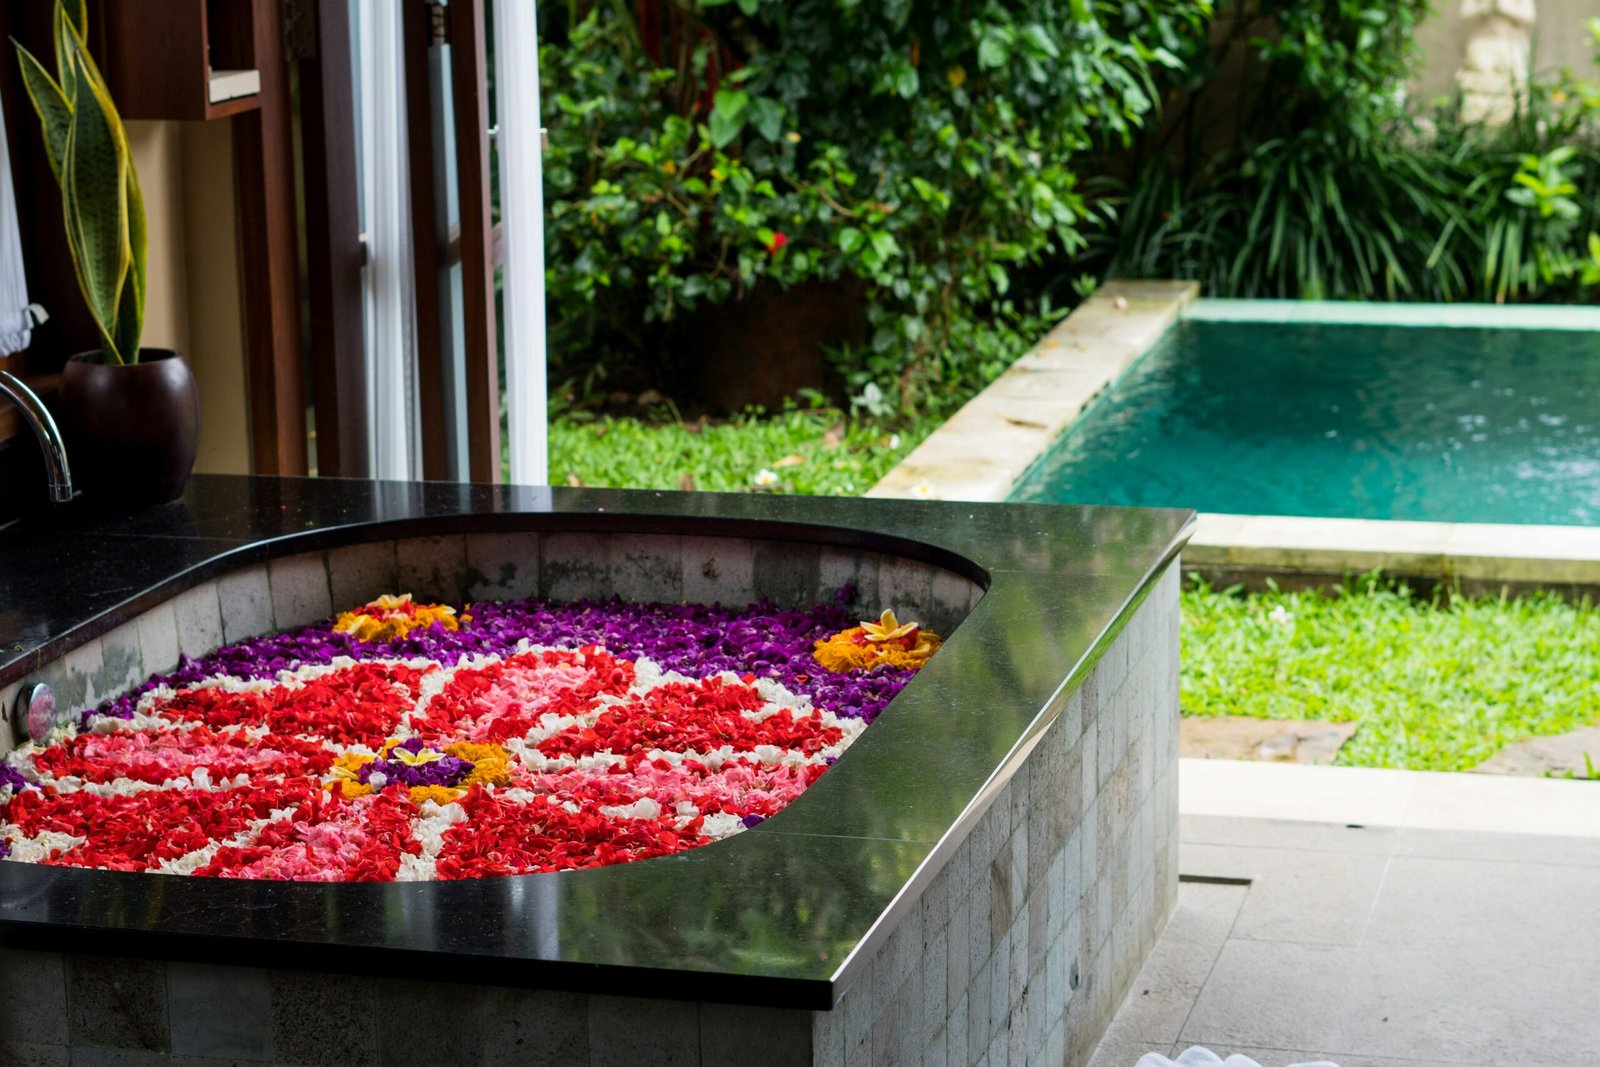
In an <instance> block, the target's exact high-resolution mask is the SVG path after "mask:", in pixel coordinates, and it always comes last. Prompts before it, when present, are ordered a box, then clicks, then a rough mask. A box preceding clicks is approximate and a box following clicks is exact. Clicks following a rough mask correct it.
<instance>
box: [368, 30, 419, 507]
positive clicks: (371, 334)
mask: <svg viewBox="0 0 1600 1067" xmlns="http://www.w3.org/2000/svg"><path fill="white" fill-rule="evenodd" d="M356 15H357V24H358V31H357V48H356V51H357V56H358V63H357V67H358V70H359V76H358V77H357V79H356V92H357V97H358V110H359V115H360V124H361V132H360V138H361V207H362V219H363V222H364V223H365V229H366V237H367V284H366V309H365V310H366V327H367V329H366V337H367V346H366V356H367V416H368V418H367V426H368V429H367V439H368V445H369V447H370V449H371V455H372V474H373V476H374V477H377V478H396V479H410V478H414V477H418V476H419V475H420V473H421V468H422V464H421V442H420V439H419V433H418V424H419V417H418V410H419V405H418V399H417V369H416V368H417V333H416V312H415V304H416V300H415V293H414V291H413V279H412V269H411V263H412V248H411V220H410V196H411V189H410V184H411V183H410V178H409V174H410V170H409V168H408V167H407V165H406V161H407V151H406V84H405V71H404V69H403V52H402V40H401V25H400V0H358V3H357V7H356Z"/></svg>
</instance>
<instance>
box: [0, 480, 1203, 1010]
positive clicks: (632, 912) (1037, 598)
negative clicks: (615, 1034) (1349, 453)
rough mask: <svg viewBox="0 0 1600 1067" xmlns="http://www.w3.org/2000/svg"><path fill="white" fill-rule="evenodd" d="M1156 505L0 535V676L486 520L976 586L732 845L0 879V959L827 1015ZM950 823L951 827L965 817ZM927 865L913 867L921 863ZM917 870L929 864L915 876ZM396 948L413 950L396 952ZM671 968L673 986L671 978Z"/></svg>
mask: <svg viewBox="0 0 1600 1067" xmlns="http://www.w3.org/2000/svg"><path fill="white" fill-rule="evenodd" d="M1190 520H1191V515H1190V513H1188V512H1179V511H1135V510H1129V509H1111V508H1085V507H1045V506H1038V505H1015V504H968V503H947V502H910V501H907V502H899V501H863V500H855V499H830V498H785V497H772V496H743V495H714V494H687V493H649V492H640V493H626V492H616V491H605V490H566V489H553V490H552V489H548V488H519V487H489V486H464V485H450V484H436V483H435V484H415V485H412V484H397V483H374V482H365V481H342V480H332V479H322V480H310V479H268V478H243V477H223V476H196V477H195V478H194V479H193V481H192V483H191V486H190V488H189V491H188V492H187V493H186V495H185V496H184V497H183V498H182V499H181V500H180V501H178V502H176V503H174V504H171V505H167V506H164V507H160V508H153V509H150V510H148V511H145V512H141V513H139V514H135V515H132V516H127V517H122V518H119V519H116V520H103V519H95V518H93V517H91V516H80V515H75V514H70V513H64V514H55V515H44V516H34V517H30V518H29V519H26V520H24V521H23V522H21V523H18V524H16V525H15V526H13V527H11V528H8V529H5V530H3V531H0V603H3V604H4V605H5V606H4V608H3V609H0V685H6V684H10V683H11V682H14V681H17V680H19V679H20V678H23V677H26V676H27V674H28V673H29V672H30V671H32V670H35V669H37V666H38V664H39V663H40V662H43V661H48V660H50V659H54V658H56V657H57V656H59V655H62V654H64V653H65V652H66V651H67V650H68V649H70V648H72V647H74V645H76V644H79V643H82V642H83V641H84V640H87V639H89V638H90V637H93V636H95V635H97V634H99V633H102V632H104V631H106V630H108V629H110V628H111V627H113V626H115V625H117V624H119V623H121V622H124V621H126V620H127V619H130V618H133V617H134V616H137V615H138V614H140V613H141V612H142V611H144V610H147V609H148V608H150V607H152V606H154V605H155V604H158V603H160V602H162V601H164V600H166V599H168V598H170V597H172V596H174V595H176V594H177V593H179V592H181V591H182V590H183V589H186V588H188V587H190V586H192V585H194V584H196V583H198V582H201V581H204V580H206V579H209V578H213V577H215V576H217V575H219V574H222V573H225V572H227V571H228V570H230V569H232V568H234V567H237V566H239V565H241V564H243V563H248V562H255V561H259V560H262V559H266V558H270V557H274V556H280V555H285V554H290V553H294V552H300V551H305V550H309V549H316V548H326V547H332V546H335V545H339V544H346V543H351V542H355V541H363V540H372V539H378V538H382V539H392V538H397V537H405V536H417V535H429V534H435V533H443V532H446V531H448V532H456V533H460V532H468V531H472V530H490V529H506V528H515V529H539V530H570V531H586V530H588V531H631V532H637V533H661V534H679V535H698V536H704V535H708V534H709V535H715V534H725V535H727V536H738V537H762V536H769V537H772V536H777V537H781V538H782V539H785V540H789V541H802V542H803V541H812V542H816V543H821V544H832V545H837V546H843V547H846V548H857V549H871V550H875V551H883V552H890V553H898V554H903V555H914V556H916V557H918V558H921V559H924V560H926V561H928V562H934V563H938V564H941V565H944V566H947V567H950V568H951V569H955V570H958V571H959V572H960V573H962V574H964V575H966V576H968V577H971V578H974V579H977V580H979V581H980V582H984V583H985V584H987V585H988V587H989V588H988V592H987V593H986V595H985V596H984V597H983V598H982V599H981V600H980V601H979V602H978V604H977V606H976V607H975V608H974V609H973V611H972V612H971V614H969V615H968V617H967V618H966V620H965V621H964V622H963V623H962V624H961V625H960V627H959V628H958V629H957V630H956V631H955V632H954V633H953V634H951V635H949V640H948V642H947V643H946V645H945V647H944V649H943V650H942V651H941V652H940V653H939V654H938V655H937V656H936V657H935V658H934V659H933V660H932V662H931V663H930V664H929V666H928V667H927V668H926V669H924V670H923V671H922V672H921V673H920V674H919V675H918V676H917V677H916V678H915V679H914V680H913V681H912V682H911V683H910V684H909V685H908V686H907V687H906V689H905V690H904V691H903V692H902V693H901V694H900V696H899V697H897V698H896V700H895V702H894V703H893V704H892V705H891V706H890V708H889V709H888V710H887V711H886V712H885V713H884V714H883V715H882V716H881V717H880V719H879V720H878V722H877V724H876V725H875V726H874V727H873V728H872V729H871V730H869V731H868V732H867V733H866V734H865V735H864V736H863V737H862V739H861V741H860V742H858V743H857V744H856V745H855V746H853V747H852V748H851V750H850V751H849V752H848V753H846V755H845V756H844V757H843V758H842V759H841V760H840V762H839V764H838V766H837V767H836V768H835V769H834V770H833V771H831V772H830V773H828V774H826V775H824V776H823V777H822V778H821V779H820V780H819V781H818V782H817V783H816V785H814V786H813V787H812V788H811V789H810V790H809V791H808V792H807V794H806V795H805V797H804V798H803V799H802V800H801V801H800V802H798V803H796V804H794V805H792V806H790V807H789V808H787V809H785V810H784V811H782V812H780V813H779V814H778V815H776V816H775V817H773V818H772V819H770V820H768V821H767V822H766V823H765V824H764V825H763V826H761V827H760V828H758V829H757V830H755V831H751V832H749V833H744V834H741V835H738V836H737V837H735V838H733V839H730V840H728V841H725V842H722V843H719V844H716V845H712V846H709V847H706V848H702V849H698V850H694V851H691V852H687V853H682V854H679V855H675V856H671V857H664V858H661V859H656V860H651V861H648V862H644V863H637V864H629V865H622V866H617V867H608V868H602V869H596V870H587V871H571V872H563V873H560V874H554V875H533V876H527V877H519V878H497V879H482V880H473V881H463V882H439V883H420V884H419V883H397V884H386V885H331V886H329V885H316V884H307V883H269V882H231V881H223V880H211V879H198V878H181V877H169V876H160V875H140V874H116V873H109V872H97V871H82V870H70V869H54V868H48V867H38V866H30V865H25V864H18V863H0V943H4V944H13V945H19V946H32V947H52V948H56V949H58V950H65V951H89V952H95V953H100V954H116V953H123V954H129V955H141V954H144V955H161V956H165V957H167V958H186V957H187V958H205V959H213V960H215V959H218V958H228V959H233V960H236V961H237V962H249V963H256V964H265V965H292V966H298V967H325V968H331V969H335V970H349V971H368V972H379V973H381V972H384V971H385V970H386V969H392V968H394V967H396V966H399V967H403V968H405V969H406V970H407V971H408V972H409V973H419V972H420V971H421V970H422V969H426V970H427V971H428V972H431V973H434V974H443V973H447V972H455V973H461V972H462V971H463V969H465V970H467V971H470V973H471V974H472V975H473V976H474V977H475V978H476V979H479V980H483V981H497V982H502V983H507V984H534V983H537V984H542V985H547V986H552V987H557V988H570V989H578V990H600V991H604V992H610V993H619V992H645V991H648V990H650V989H655V990H656V992H655V993H654V994H652V995H659V986H660V983H661V982H662V981H663V980H667V981H678V982H681V981H692V982H693V984H694V992H693V995H694V996H695V997H699V998H701V999H727V1000H733V1001H747V1002H756V1003H788V1004H791V1005H795V1006H812V1007H826V1006H829V1005H831V1003H832V998H833V996H834V993H835V988H834V985H833V982H834V979H835V978H836V977H837V976H838V975H839V974H840V973H842V972H841V967H842V965H843V963H844V961H845V959H846V957H847V956H849V955H850V953H851V952H852V951H853V950H855V949H857V948H858V947H861V946H865V945H868V944H870V938H869V931H871V930H872V929H873V927H874V924H875V923H878V922H879V920H880V919H881V918H882V917H883V916H884V915H885V914H886V911H887V910H888V909H889V908H890V907H891V904H892V903H893V902H894V901H895V900H896V898H897V897H900V898H902V899H904V898H906V897H909V896H911V895H912V894H907V893H904V891H905V890H906V889H907V887H908V885H910V884H912V883H913V882H914V881H917V880H924V879H926V878H927V877H928V876H929V875H930V874H931V872H932V871H933V870H934V869H936V868H937V867H938V866H940V865H941V864H942V863H943V860H944V857H946V856H947V855H948V853H949V851H950V850H952V849H953V847H954V844H955V843H959V839H960V838H961V837H962V836H964V834H965V833H966V831H967V830H968V829H970V814H971V812H972V811H973V810H975V809H977V808H981V806H982V804H983V803H984V800H983V798H984V797H985V796H987V795H989V794H988V793H987V792H986V790H992V789H993V787H994V777H995V775H996V773H997V771H998V772H1002V773H1003V772H1004V768H1005V767H1006V766H1007V761H1008V759H1011V758H1012V757H1014V756H1015V754H1016V753H1017V752H1018V751H1019V750H1020V749H1022V748H1024V747H1025V746H1026V745H1027V744H1028V743H1029V740H1030V738H1031V737H1032V736H1033V735H1034V734H1035V733H1036V732H1037V731H1038V730H1039V729H1040V727H1041V724H1042V723H1046V722H1048V720H1049V719H1050V718H1051V717H1052V716H1053V715H1054V713H1055V711H1056V710H1058V709H1059V707H1060V706H1061V704H1062V702H1063V701H1064V700H1065V698H1066V695H1067V694H1068V693H1070V691H1071V689H1072V688H1073V686H1074V684H1075V682H1076V681H1077V680H1080V679H1081V678H1082V677H1083V675H1084V674H1085V673H1086V672H1087V670H1088V669H1089V667H1090V666H1091V665H1092V662H1093V659H1094V657H1095V656H1096V655H1097V654H1098V653H1099V651H1101V650H1103V648H1104V647H1105V645H1106V644H1107V643H1108V642H1109V639H1110V636H1112V635H1114V632H1115V629H1116V626H1117V625H1118V624H1119V622H1120V621H1121V620H1122V619H1124V618H1125V617H1126V615H1127V613H1128V612H1129V611H1130V610H1131V607H1132V605H1133V604H1134V603H1136V600H1137V597H1138V596H1140V595H1141V594H1142V592H1143V591H1144V590H1145V589H1147V587H1148V584H1149V582H1150V581H1151V580H1152V579H1153V578H1154V577H1155V576H1156V575H1157V574H1159V573H1160V572H1161V570H1162V569H1163V568H1164V566H1165V565H1166V564H1167V563H1168V562H1169V561H1170V560H1171V559H1172V558H1173V556H1174V554H1175V553H1176V551H1177V548H1178V547H1179V546H1180V544H1181V543H1182V541H1183V540H1184V539H1185V538H1186V537H1187V532H1188V527H1189V523H1190ZM964 820H965V821H964ZM936 850H938V851H937V852H936ZM930 860H931V862H929V861H930ZM418 954H422V955H421V956H419V955H418ZM674 976H675V977H674Z"/></svg>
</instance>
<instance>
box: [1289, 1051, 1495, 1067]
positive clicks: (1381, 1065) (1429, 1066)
mask: <svg viewBox="0 0 1600 1067" xmlns="http://www.w3.org/2000/svg"><path fill="white" fill-rule="evenodd" d="M1318 1058H1319V1059H1324V1060H1328V1061H1330V1062H1332V1063H1337V1064H1338V1065H1339V1067H1483V1065H1482V1064H1480V1063H1478V1062H1477V1061H1476V1060H1412V1059H1400V1058H1397V1057H1394V1056H1384V1057H1383V1058H1382V1059H1374V1058H1373V1057H1371V1056H1353V1055H1351V1054H1350V1053H1348V1052H1346V1053H1340V1054H1339V1055H1338V1056H1335V1055H1334V1054H1333V1053H1331V1052H1323V1053H1320V1054H1319V1055H1318Z"/></svg>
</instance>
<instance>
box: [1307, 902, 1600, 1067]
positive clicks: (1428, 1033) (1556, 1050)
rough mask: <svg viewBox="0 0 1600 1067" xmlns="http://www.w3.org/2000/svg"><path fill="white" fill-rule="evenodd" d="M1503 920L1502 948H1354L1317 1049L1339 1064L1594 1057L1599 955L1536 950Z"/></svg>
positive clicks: (1453, 942)
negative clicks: (1367, 1059)
mask: <svg viewBox="0 0 1600 1067" xmlns="http://www.w3.org/2000/svg"><path fill="white" fill-rule="evenodd" d="M1507 914H1508V915H1509V914H1514V913H1511V912H1508V913H1507ZM1507 926H1508V924H1506V923H1505V922H1504V921H1502V924H1501V931H1502V935H1503V936H1502V940H1501V947H1500V948H1499V949H1491V948H1488V947H1485V946H1483V945H1481V944H1479V945H1473V944H1469V943H1467V942H1466V941H1465V940H1462V939H1445V940H1442V941H1439V942H1436V943H1433V944H1429V945H1424V946H1419V947H1405V946H1398V945H1395V944H1394V943H1392V942H1390V943H1376V944H1373V945H1369V946H1367V947H1365V948H1363V949H1361V950H1359V954H1358V956H1357V958H1356V968H1357V973H1358V974H1359V976H1360V978H1359V981H1356V982H1354V983H1353V984H1352V985H1351V988H1350V990H1349V994H1348V995H1347V996H1346V997H1345V998H1344V1002H1343V1004H1342V1006H1341V1008H1340V1011H1339V1013H1338V1015H1339V1018H1338V1025H1337V1027H1336V1028H1335V1030H1334V1033H1333V1034H1332V1035H1331V1037H1330V1039H1329V1040H1326V1041H1323V1042H1321V1043H1320V1047H1323V1048H1327V1049H1331V1050H1332V1052H1331V1053H1330V1056H1331V1058H1332V1059H1333V1060H1334V1061H1335V1062H1336V1063H1341V1067H1342V1063H1343V1061H1342V1059H1341V1056H1342V1055H1343V1054H1344V1053H1350V1054H1352V1055H1351V1056H1350V1057H1349V1058H1354V1056H1355V1055H1363V1056H1371V1057H1378V1058H1380V1059H1381V1060H1382V1061H1383V1062H1386V1063H1387V1062H1389V1061H1390V1060H1391V1058H1392V1059H1401V1058H1411V1059H1435V1060H1437V1059H1443V1060H1446V1061H1450V1060H1457V1061H1460V1062H1463V1063H1472V1064H1485V1065H1488V1064H1501V1063H1504V1064H1512V1063H1516V1064H1529V1065H1533V1064H1558V1063H1570V1062H1573V1060H1572V1056H1573V1054H1574V1053H1576V1052H1577V1051H1578V1050H1582V1053H1583V1055H1584V1056H1585V1057H1588V1056H1591V1055H1592V1054H1593V1052H1594V1050H1595V1049H1597V1048H1600V957H1595V956H1590V957H1588V958H1584V959H1575V958H1565V957H1551V956H1546V955H1542V954H1541V953H1540V952H1539V951H1538V950H1537V949H1536V948H1533V947H1525V946H1524V945H1522V944H1520V943H1518V939H1517V938H1515V937H1514V936H1504V935H1506V934H1510V933H1512V930H1510V929H1508V928H1507Z"/></svg>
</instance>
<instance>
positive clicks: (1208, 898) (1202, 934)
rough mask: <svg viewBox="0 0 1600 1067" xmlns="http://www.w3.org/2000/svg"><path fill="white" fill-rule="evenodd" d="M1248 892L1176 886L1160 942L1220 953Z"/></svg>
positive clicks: (1221, 887)
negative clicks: (1198, 946) (1205, 947)
mask: <svg viewBox="0 0 1600 1067" xmlns="http://www.w3.org/2000/svg"><path fill="white" fill-rule="evenodd" d="M1179 867H1180V869H1181V867H1182V864H1181V863H1180V864H1179ZM1249 892H1250V887H1249V886H1243V885H1215V884H1210V883H1205V882H1181V883H1179V885H1178V902H1177V904H1176V905H1175V906H1174V907H1173V910H1172V918H1171V919H1169V920H1168V921H1167V928H1166V929H1165V930H1163V931H1162V932H1161V941H1178V942H1189V943H1195V944H1202V945H1210V946H1212V947H1213V948H1215V949H1217V950H1219V951H1220V950H1221V948H1222V943H1223V942H1224V941H1226V940H1227V939H1228V933H1229V932H1230V931H1231V930H1232V929H1233V923H1234V920H1235V919H1237V918H1238V917H1239V909H1240V908H1241V907H1243V906H1244V901H1245V897H1246V895H1248V893H1249ZM1174 1040H1176V1039H1174Z"/></svg>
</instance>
